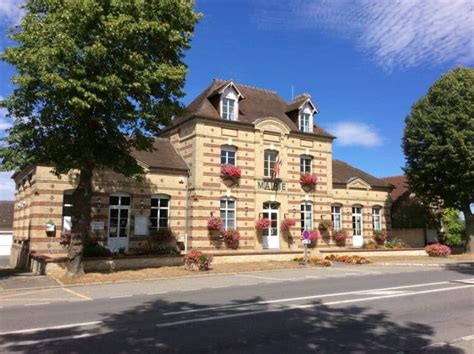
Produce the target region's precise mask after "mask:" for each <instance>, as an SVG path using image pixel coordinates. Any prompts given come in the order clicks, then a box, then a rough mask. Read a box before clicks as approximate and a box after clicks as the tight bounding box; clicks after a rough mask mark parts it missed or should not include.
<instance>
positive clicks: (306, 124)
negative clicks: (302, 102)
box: [300, 112, 312, 133]
mask: <svg viewBox="0 0 474 354" xmlns="http://www.w3.org/2000/svg"><path fill="white" fill-rule="evenodd" d="M300 130H301V131H302V132H305V133H311V130H312V129H311V114H309V113H304V112H302V113H301V115H300Z"/></svg>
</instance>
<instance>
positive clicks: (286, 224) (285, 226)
mask: <svg viewBox="0 0 474 354" xmlns="http://www.w3.org/2000/svg"><path fill="white" fill-rule="evenodd" d="M295 225H296V220H295V219H285V220H283V221H282V222H281V226H280V229H281V231H289V230H290V228H291V227H293V226H295Z"/></svg>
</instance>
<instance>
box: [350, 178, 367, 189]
mask: <svg viewBox="0 0 474 354" xmlns="http://www.w3.org/2000/svg"><path fill="white" fill-rule="evenodd" d="M346 185H347V189H362V190H370V189H371V187H370V184H369V183H367V182H366V181H364V180H363V179H362V178H360V177H351V178H349V179H348V180H347V182H346Z"/></svg>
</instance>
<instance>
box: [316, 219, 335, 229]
mask: <svg viewBox="0 0 474 354" xmlns="http://www.w3.org/2000/svg"><path fill="white" fill-rule="evenodd" d="M318 228H319V229H320V230H321V231H327V230H331V229H332V221H331V220H321V222H320V223H319V227H318Z"/></svg>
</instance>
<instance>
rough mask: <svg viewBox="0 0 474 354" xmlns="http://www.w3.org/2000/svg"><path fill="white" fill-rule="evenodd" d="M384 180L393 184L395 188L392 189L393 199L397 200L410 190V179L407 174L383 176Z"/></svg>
mask: <svg viewBox="0 0 474 354" xmlns="http://www.w3.org/2000/svg"><path fill="white" fill-rule="evenodd" d="M382 180H383V181H385V182H387V183H390V184H392V185H393V186H394V187H395V189H394V190H393V191H392V200H394V201H395V200H397V199H398V198H400V197H401V196H402V195H404V194H405V193H407V192H408V180H407V177H406V176H405V175H402V176H391V177H384V178H382Z"/></svg>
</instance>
